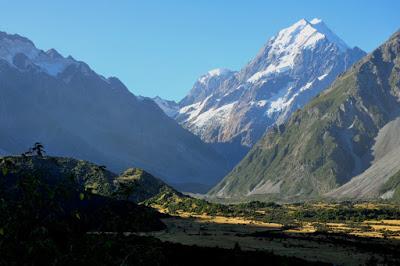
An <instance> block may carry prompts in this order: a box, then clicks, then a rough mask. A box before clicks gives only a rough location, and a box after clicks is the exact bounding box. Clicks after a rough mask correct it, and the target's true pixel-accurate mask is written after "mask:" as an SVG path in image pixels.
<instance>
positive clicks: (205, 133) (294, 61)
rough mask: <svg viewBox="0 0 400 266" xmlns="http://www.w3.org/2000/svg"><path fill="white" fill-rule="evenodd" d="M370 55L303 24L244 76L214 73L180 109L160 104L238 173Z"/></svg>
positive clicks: (316, 22)
mask: <svg viewBox="0 0 400 266" xmlns="http://www.w3.org/2000/svg"><path fill="white" fill-rule="evenodd" d="M364 55H365V52H363V51H362V50H360V49H359V48H357V47H355V48H350V47H348V46H347V45H346V43H345V42H344V41H342V40H341V39H340V38H339V37H338V36H336V35H335V34H334V33H333V32H332V31H331V30H330V29H329V28H328V27H327V26H326V25H325V24H324V22H322V21H321V20H320V19H313V20H311V21H307V20H305V19H302V20H300V21H298V22H296V23H295V24H293V25H292V26H290V27H288V28H285V29H283V30H281V31H280V32H279V33H278V34H277V35H276V36H274V37H272V38H271V39H270V40H269V41H268V42H267V43H266V44H265V46H264V47H263V48H262V49H261V50H260V51H259V53H258V54H257V55H256V57H255V58H254V59H253V60H251V61H250V62H249V63H248V64H247V65H246V66H244V67H243V68H242V69H241V70H240V71H231V70H227V69H215V70H211V71H209V72H208V73H206V74H205V75H203V76H201V77H200V78H199V79H198V80H197V81H196V83H195V84H194V86H193V88H192V90H191V91H190V92H189V94H188V95H187V96H186V97H185V98H184V99H182V100H181V101H180V102H179V104H177V103H174V102H166V101H163V100H161V99H159V98H157V99H155V101H156V102H157V103H158V104H159V106H160V107H161V108H162V109H163V110H165V111H166V113H167V114H168V115H169V116H170V117H173V118H175V119H176V120H177V121H178V122H179V123H180V124H181V125H182V126H183V127H185V128H187V129H189V130H190V131H191V132H193V133H194V134H196V135H198V136H200V137H201V139H203V140H204V141H205V142H208V143H212V144H213V145H214V147H216V148H217V149H218V150H219V151H220V152H221V153H222V154H223V155H224V156H225V157H226V158H227V159H228V160H229V162H230V165H231V167H233V166H234V165H236V163H237V162H238V161H240V160H241V159H242V158H243V157H244V155H245V154H246V153H247V151H248V150H249V149H250V148H251V147H252V146H253V145H254V144H255V143H256V142H257V141H258V140H259V139H260V138H261V136H262V135H263V134H264V133H265V131H266V130H267V129H268V128H269V127H271V126H273V125H276V124H282V123H283V122H285V121H286V120H287V119H288V117H289V116H290V115H291V114H292V113H293V112H294V111H295V110H297V109H299V108H301V107H302V106H304V105H305V104H307V103H308V102H309V101H310V100H311V99H312V98H313V97H314V96H316V95H317V94H318V93H320V92H321V91H323V90H324V89H325V88H327V87H328V86H329V85H330V84H331V83H332V82H333V81H334V80H335V78H336V77H337V76H338V75H339V74H340V73H342V72H344V71H345V70H347V69H348V68H350V67H351V66H352V65H353V64H354V63H355V62H357V61H358V60H359V59H360V58H361V57H363V56H364Z"/></svg>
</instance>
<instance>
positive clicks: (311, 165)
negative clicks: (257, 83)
mask: <svg viewBox="0 0 400 266" xmlns="http://www.w3.org/2000/svg"><path fill="white" fill-rule="evenodd" d="M399 115H400V33H399V32H397V33H396V34H394V35H393V36H392V37H391V38H390V39H389V40H388V41H387V42H386V43H385V44H383V45H382V46H381V47H379V48H378V49H377V50H375V51H374V52H372V53H371V54H369V55H368V56H366V57H365V58H364V59H363V60H361V61H360V62H359V63H357V64H356V65H355V66H353V67H352V68H351V69H350V70H349V71H347V72H346V73H344V74H342V75H340V76H339V77H338V78H337V80H336V81H335V82H334V83H333V85H332V86H331V87H329V88H328V89H327V90H325V91H324V92H322V93H321V94H320V95H319V96H317V97H316V98H315V99H313V100H312V101H311V102H310V103H309V104H307V105H306V106H305V108H304V109H303V110H301V111H296V112H295V113H294V114H293V115H292V116H291V118H290V119H289V121H288V122H287V123H284V124H282V125H280V126H277V127H274V128H273V129H271V130H269V131H268V133H267V134H266V135H265V136H264V137H263V138H262V139H261V140H260V141H259V142H258V143H257V145H255V146H254V148H253V149H252V150H251V151H250V152H249V154H248V155H247V156H246V157H245V159H244V160H243V161H242V162H241V163H240V164H239V165H238V166H237V167H236V168H235V169H234V170H233V171H232V172H231V173H230V174H229V175H228V176H227V177H226V178H224V180H223V181H222V182H220V183H219V185H217V186H216V187H215V188H214V189H213V190H212V191H211V192H210V194H211V195H212V196H215V197H239V198H240V197H261V198H277V199H281V200H293V199H308V198H315V197H321V196H323V197H334V198H351V199H354V198H378V197H381V196H383V194H384V193H386V192H388V191H391V189H389V188H387V189H383V187H384V184H386V182H388V180H389V179H390V177H391V176H393V175H394V174H395V173H396V172H398V171H399V170H400V157H399V156H398V153H399V147H400V146H399V145H400V143H399V142H398V139H399V137H400V133H399V132H400V131H399ZM388 196H390V193H389V194H386V196H383V197H386V198H388Z"/></svg>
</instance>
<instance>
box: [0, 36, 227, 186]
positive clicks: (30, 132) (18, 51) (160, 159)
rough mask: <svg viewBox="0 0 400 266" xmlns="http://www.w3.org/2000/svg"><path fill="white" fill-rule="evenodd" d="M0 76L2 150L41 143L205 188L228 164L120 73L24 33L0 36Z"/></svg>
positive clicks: (54, 150) (113, 167)
mask: <svg viewBox="0 0 400 266" xmlns="http://www.w3.org/2000/svg"><path fill="white" fill-rule="evenodd" d="M0 78H1V80H2V83H1V86H0V92H1V94H0V102H1V104H0V113H1V115H0V123H1V131H0V137H1V138H0V147H1V149H2V150H4V151H6V152H7V153H8V154H21V153H22V152H24V151H25V150H26V147H29V146H30V145H31V144H32V143H35V142H37V141H40V142H42V143H43V144H44V145H45V146H46V147H47V149H48V150H47V151H48V153H49V154H50V155H58V156H67V157H75V158H79V159H86V160H90V161H93V162H96V163H98V164H102V165H106V166H108V167H109V168H110V169H111V170H113V171H115V172H119V171H121V170H123V169H126V168H129V167H140V168H143V169H145V170H147V171H149V172H151V173H153V174H155V175H157V176H160V177H161V178H162V179H163V180H165V181H167V182H168V183H173V184H178V185H179V184H185V183H188V182H192V183H199V184H202V185H206V186H207V187H210V186H212V185H214V184H215V183H216V182H218V180H219V179H220V178H221V177H222V176H223V175H224V174H225V173H226V172H227V170H228V169H227V167H226V163H225V160H224V159H223V158H222V157H221V156H220V155H219V154H218V153H217V152H216V151H214V149H213V148H212V147H211V146H210V145H207V144H204V143H203V142H202V141H201V140H200V139H199V138H198V137H196V136H194V135H193V134H191V133H190V132H188V131H187V130H185V129H182V128H181V127H180V126H179V125H178V124H177V123H176V122H175V121H174V120H172V119H170V118H168V117H167V116H166V115H165V114H164V113H163V112H162V111H161V110H160V109H159V107H158V106H157V105H156V104H155V103H154V102H153V101H151V100H148V99H141V98H138V97H136V96H135V95H133V94H132V93H131V92H130V91H129V90H128V88H127V87H126V86H125V85H124V84H123V83H122V82H121V81H120V80H118V78H115V77H110V78H104V77H103V76H101V75H98V74H97V73H96V72H94V71H93V70H92V69H91V68H90V67H89V66H88V65H87V64H86V63H84V62H79V61H76V60H75V59H73V58H72V57H71V56H69V57H67V58H64V57H62V56H61V55H60V54H59V53H58V52H56V51H55V50H49V51H48V52H47V53H46V52H44V51H42V50H40V49H38V48H36V47H35V46H34V44H33V42H31V41H29V40H28V39H26V38H24V37H19V36H16V35H8V34H6V33H1V34H0ZM192 188H193V187H192ZM182 189H183V190H185V188H184V187H183V188H182ZM192 192H198V191H192Z"/></svg>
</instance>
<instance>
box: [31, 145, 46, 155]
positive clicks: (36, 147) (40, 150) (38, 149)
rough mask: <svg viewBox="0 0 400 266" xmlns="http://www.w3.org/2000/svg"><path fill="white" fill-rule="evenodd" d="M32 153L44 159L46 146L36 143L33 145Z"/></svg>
mask: <svg viewBox="0 0 400 266" xmlns="http://www.w3.org/2000/svg"><path fill="white" fill-rule="evenodd" d="M32 152H34V153H36V155H37V156H39V157H43V154H44V153H46V152H45V151H44V146H43V145H42V144H41V143H40V142H36V143H35V145H33V148H32Z"/></svg>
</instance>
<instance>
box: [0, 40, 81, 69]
mask: <svg viewBox="0 0 400 266" xmlns="http://www.w3.org/2000/svg"><path fill="white" fill-rule="evenodd" d="M17 54H24V55H25V56H26V57H27V58H28V59H29V60H30V61H31V62H32V63H33V64H35V65H37V66H38V67H39V68H40V69H41V70H42V71H43V72H46V73H47V74H49V75H51V76H57V75H58V74H59V73H61V72H62V71H64V70H65V68H66V67H68V66H69V65H71V64H74V63H76V61H74V60H73V59H72V58H64V57H62V56H61V55H59V54H58V53H57V51H55V50H54V49H52V50H49V51H48V52H44V51H42V50H39V49H37V48H36V47H35V45H34V44H33V43H32V42H30V41H28V40H25V39H22V38H21V39H20V38H11V37H8V36H7V35H4V36H3V38H2V39H1V40H0V58H1V59H4V60H6V61H7V62H8V63H9V64H10V65H12V66H14V67H15V65H14V62H13V60H14V57H15V56H16V55H17Z"/></svg>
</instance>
